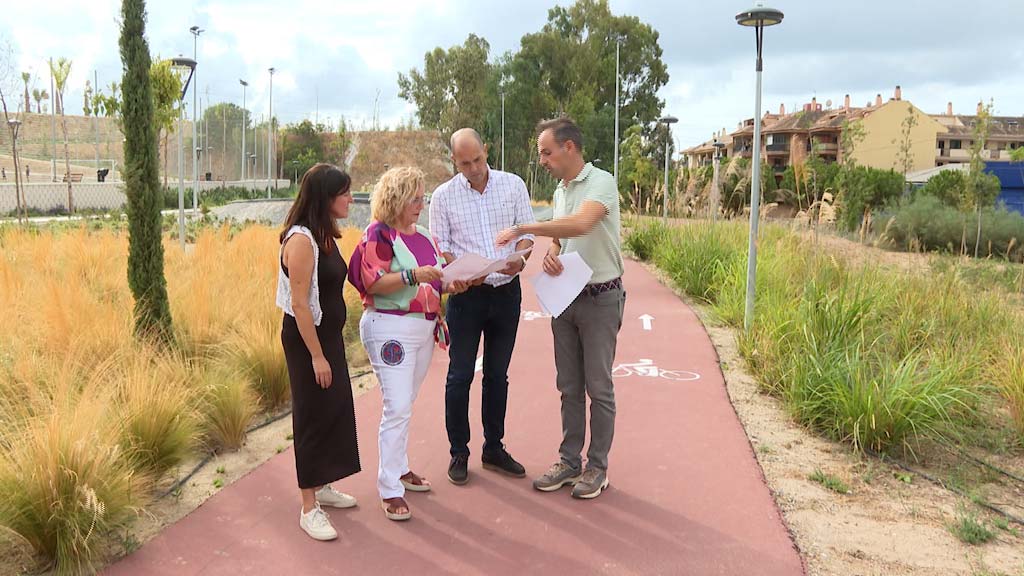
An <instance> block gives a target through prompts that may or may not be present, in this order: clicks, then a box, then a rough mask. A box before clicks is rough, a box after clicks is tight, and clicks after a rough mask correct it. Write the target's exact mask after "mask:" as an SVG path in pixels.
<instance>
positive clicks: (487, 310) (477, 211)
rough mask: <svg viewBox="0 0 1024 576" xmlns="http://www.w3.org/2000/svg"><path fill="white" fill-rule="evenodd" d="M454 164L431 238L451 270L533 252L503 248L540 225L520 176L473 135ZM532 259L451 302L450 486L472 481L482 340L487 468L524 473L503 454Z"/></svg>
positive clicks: (461, 138)
mask: <svg viewBox="0 0 1024 576" xmlns="http://www.w3.org/2000/svg"><path fill="white" fill-rule="evenodd" d="M451 150H452V161H453V162H454V163H455V169H456V170H457V172H458V173H457V174H456V175H455V177H453V178H452V179H451V180H449V181H447V182H445V183H444V184H441V185H440V186H438V187H437V189H436V190H434V194H433V195H432V196H431V200H430V233H431V234H432V235H433V236H434V238H436V239H437V243H438V246H439V247H440V248H441V251H442V252H443V253H444V255H445V258H446V259H447V260H448V262H449V263H451V262H452V261H454V260H455V259H456V258H458V257H459V256H462V255H463V254H467V253H474V254H478V255H480V256H484V257H486V258H491V259H495V258H504V257H508V256H509V255H511V254H512V252H513V251H520V250H525V249H527V248H530V247H532V246H533V237H532V236H528V235H527V236H523V237H522V238H519V240H518V241H517V242H516V243H515V246H513V245H512V244H509V245H508V246H505V247H500V248H499V247H497V246H496V245H495V240H496V239H497V237H498V233H499V232H501V231H502V230H505V229H506V228H510V227H512V226H515V225H518V224H529V223H532V222H534V217H533V208H532V207H531V206H530V195H529V192H528V191H527V189H526V184H524V183H523V180H522V179H521V178H520V177H518V176H516V175H515V174H510V173H508V172H502V171H500V170H494V169H492V168H491V167H489V166H488V165H487V149H486V147H485V146H484V143H483V140H482V139H481V138H480V135H479V134H478V133H477V132H476V131H475V130H473V129H472V128H463V129H461V130H458V131H456V132H455V133H454V134H452V139H451ZM525 267H526V257H524V258H521V259H520V260H519V261H518V262H515V263H513V264H510V265H509V266H508V267H506V268H505V269H504V270H501V271H499V272H495V273H494V274H491V275H489V276H487V277H486V278H482V279H480V280H478V281H477V282H476V283H475V285H473V286H472V287H471V288H469V289H468V290H466V291H465V292H463V293H461V294H455V295H452V296H451V297H450V298H449V300H448V311H447V316H446V320H447V322H448V330H449V332H450V335H451V342H450V346H449V348H448V357H449V363H448V381H447V384H446V386H445V425H446V427H447V429H448V442H449V443H450V444H451V463H450V464H449V466H448V480H450V481H451V482H452V483H454V484H460V485H461V484H465V483H466V482H467V481H469V471H468V462H469V387H470V384H471V383H472V382H473V376H474V373H475V371H476V353H477V349H478V348H479V345H480V337H481V335H482V336H483V339H484V355H483V390H482V392H483V402H482V404H483V406H482V407H481V410H480V415H481V418H482V420H483V425H484V446H483V452H482V455H481V460H482V462H483V467H484V468H486V469H489V470H494V471H497V472H501V473H504V474H508V475H510V476H515V477H518V478H522V477H524V476H526V469H525V468H523V466H522V465H521V464H519V462H516V461H515V459H514V458H512V456H511V455H510V454H509V453H508V452H507V451H506V450H505V446H504V444H503V443H502V440H503V438H504V437H505V408H506V404H507V401H508V365H509V362H510V361H511V359H512V349H513V348H514V347H515V343H516V332H517V330H518V328H519V314H520V304H521V302H522V291H521V289H520V285H519V276H518V274H519V273H520V272H522V271H523V268H525Z"/></svg>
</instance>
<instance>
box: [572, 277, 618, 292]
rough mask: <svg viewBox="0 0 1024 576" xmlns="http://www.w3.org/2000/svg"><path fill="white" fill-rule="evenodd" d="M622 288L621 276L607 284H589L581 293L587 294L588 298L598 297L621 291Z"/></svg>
mask: <svg viewBox="0 0 1024 576" xmlns="http://www.w3.org/2000/svg"><path fill="white" fill-rule="evenodd" d="M621 288H622V277H621V276H619V277H618V278H615V279H612V280H609V281H607V282H601V283H600V284H587V285H586V286H584V287H583V292H581V294H586V295H587V296H597V295H598V294H603V293H605V292H608V291H610V290H619V289H621Z"/></svg>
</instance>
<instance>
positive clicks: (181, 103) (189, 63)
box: [171, 56, 196, 252]
mask: <svg viewBox="0 0 1024 576" xmlns="http://www.w3.org/2000/svg"><path fill="white" fill-rule="evenodd" d="M171 65H172V66H174V67H175V68H177V69H178V70H180V71H182V73H184V70H185V69H186V68H187V69H188V71H189V72H188V79H187V80H185V84H184V85H183V86H182V87H181V96H180V97H179V98H178V240H179V241H180V243H181V251H182V252H184V251H185V148H184V147H183V145H182V142H181V130H182V122H183V118H184V114H185V94H186V93H187V92H188V85H189V84H190V83H191V82H192V76H193V75H194V74H195V71H196V61H195V60H192V59H191V58H182V57H181V56H179V57H177V58H174V59H172V60H171ZM193 196H195V191H193Z"/></svg>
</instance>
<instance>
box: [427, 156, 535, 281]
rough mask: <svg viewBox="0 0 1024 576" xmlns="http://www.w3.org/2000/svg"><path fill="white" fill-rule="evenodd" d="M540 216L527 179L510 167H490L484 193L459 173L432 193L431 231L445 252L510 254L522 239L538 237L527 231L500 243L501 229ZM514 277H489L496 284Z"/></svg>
mask: <svg viewBox="0 0 1024 576" xmlns="http://www.w3.org/2000/svg"><path fill="white" fill-rule="evenodd" d="M532 222H535V219H534V217H533V208H532V207H531V206H530V193H529V192H528V191H527V189H526V184H525V183H524V182H523V179H522V178H520V177H519V176H516V175H515V174H511V173H509V172H502V171H500V170H495V169H493V168H490V167H488V178H487V186H486V187H485V188H484V191H483V193H482V194H481V193H480V192H477V191H476V190H473V188H472V187H471V186H470V184H469V180H467V179H466V177H465V176H463V175H462V174H456V175H455V177H453V178H452V179H451V180H449V181H447V182H445V183H444V184H441V185H440V186H438V187H437V189H436V190H434V193H433V195H431V197H430V233H431V234H432V235H433V236H434V238H436V239H437V244H438V246H439V247H440V248H441V251H442V252H448V253H450V254H453V255H454V256H455V257H456V258H458V257H460V256H462V255H464V254H470V253H472V254H478V255H480V256H483V257H485V258H490V259H492V260H493V259H497V258H506V257H508V256H509V255H511V254H512V253H513V252H515V251H516V248H515V244H518V243H519V240H533V236H532V235H529V234H527V235H523V236H522V237H520V238H519V240H517V241H516V242H513V243H510V244H507V245H505V246H503V247H501V248H498V247H497V246H495V245H494V242H495V240H497V238H498V234H499V233H500V232H501V231H502V230H505V229H506V228H511V227H512V226H513V225H515V224H530V223H532ZM511 281H512V276H508V275H506V274H499V273H497V272H495V273H493V274H490V275H489V276H487V278H486V279H485V280H484V282H486V283H487V284H490V285H491V286H501V285H503V284H508V283H509V282H511Z"/></svg>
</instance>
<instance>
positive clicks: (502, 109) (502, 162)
mask: <svg viewBox="0 0 1024 576" xmlns="http://www.w3.org/2000/svg"><path fill="white" fill-rule="evenodd" d="M501 171H502V172H504V171H505V88H504V86H503V87H502V88H501Z"/></svg>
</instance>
